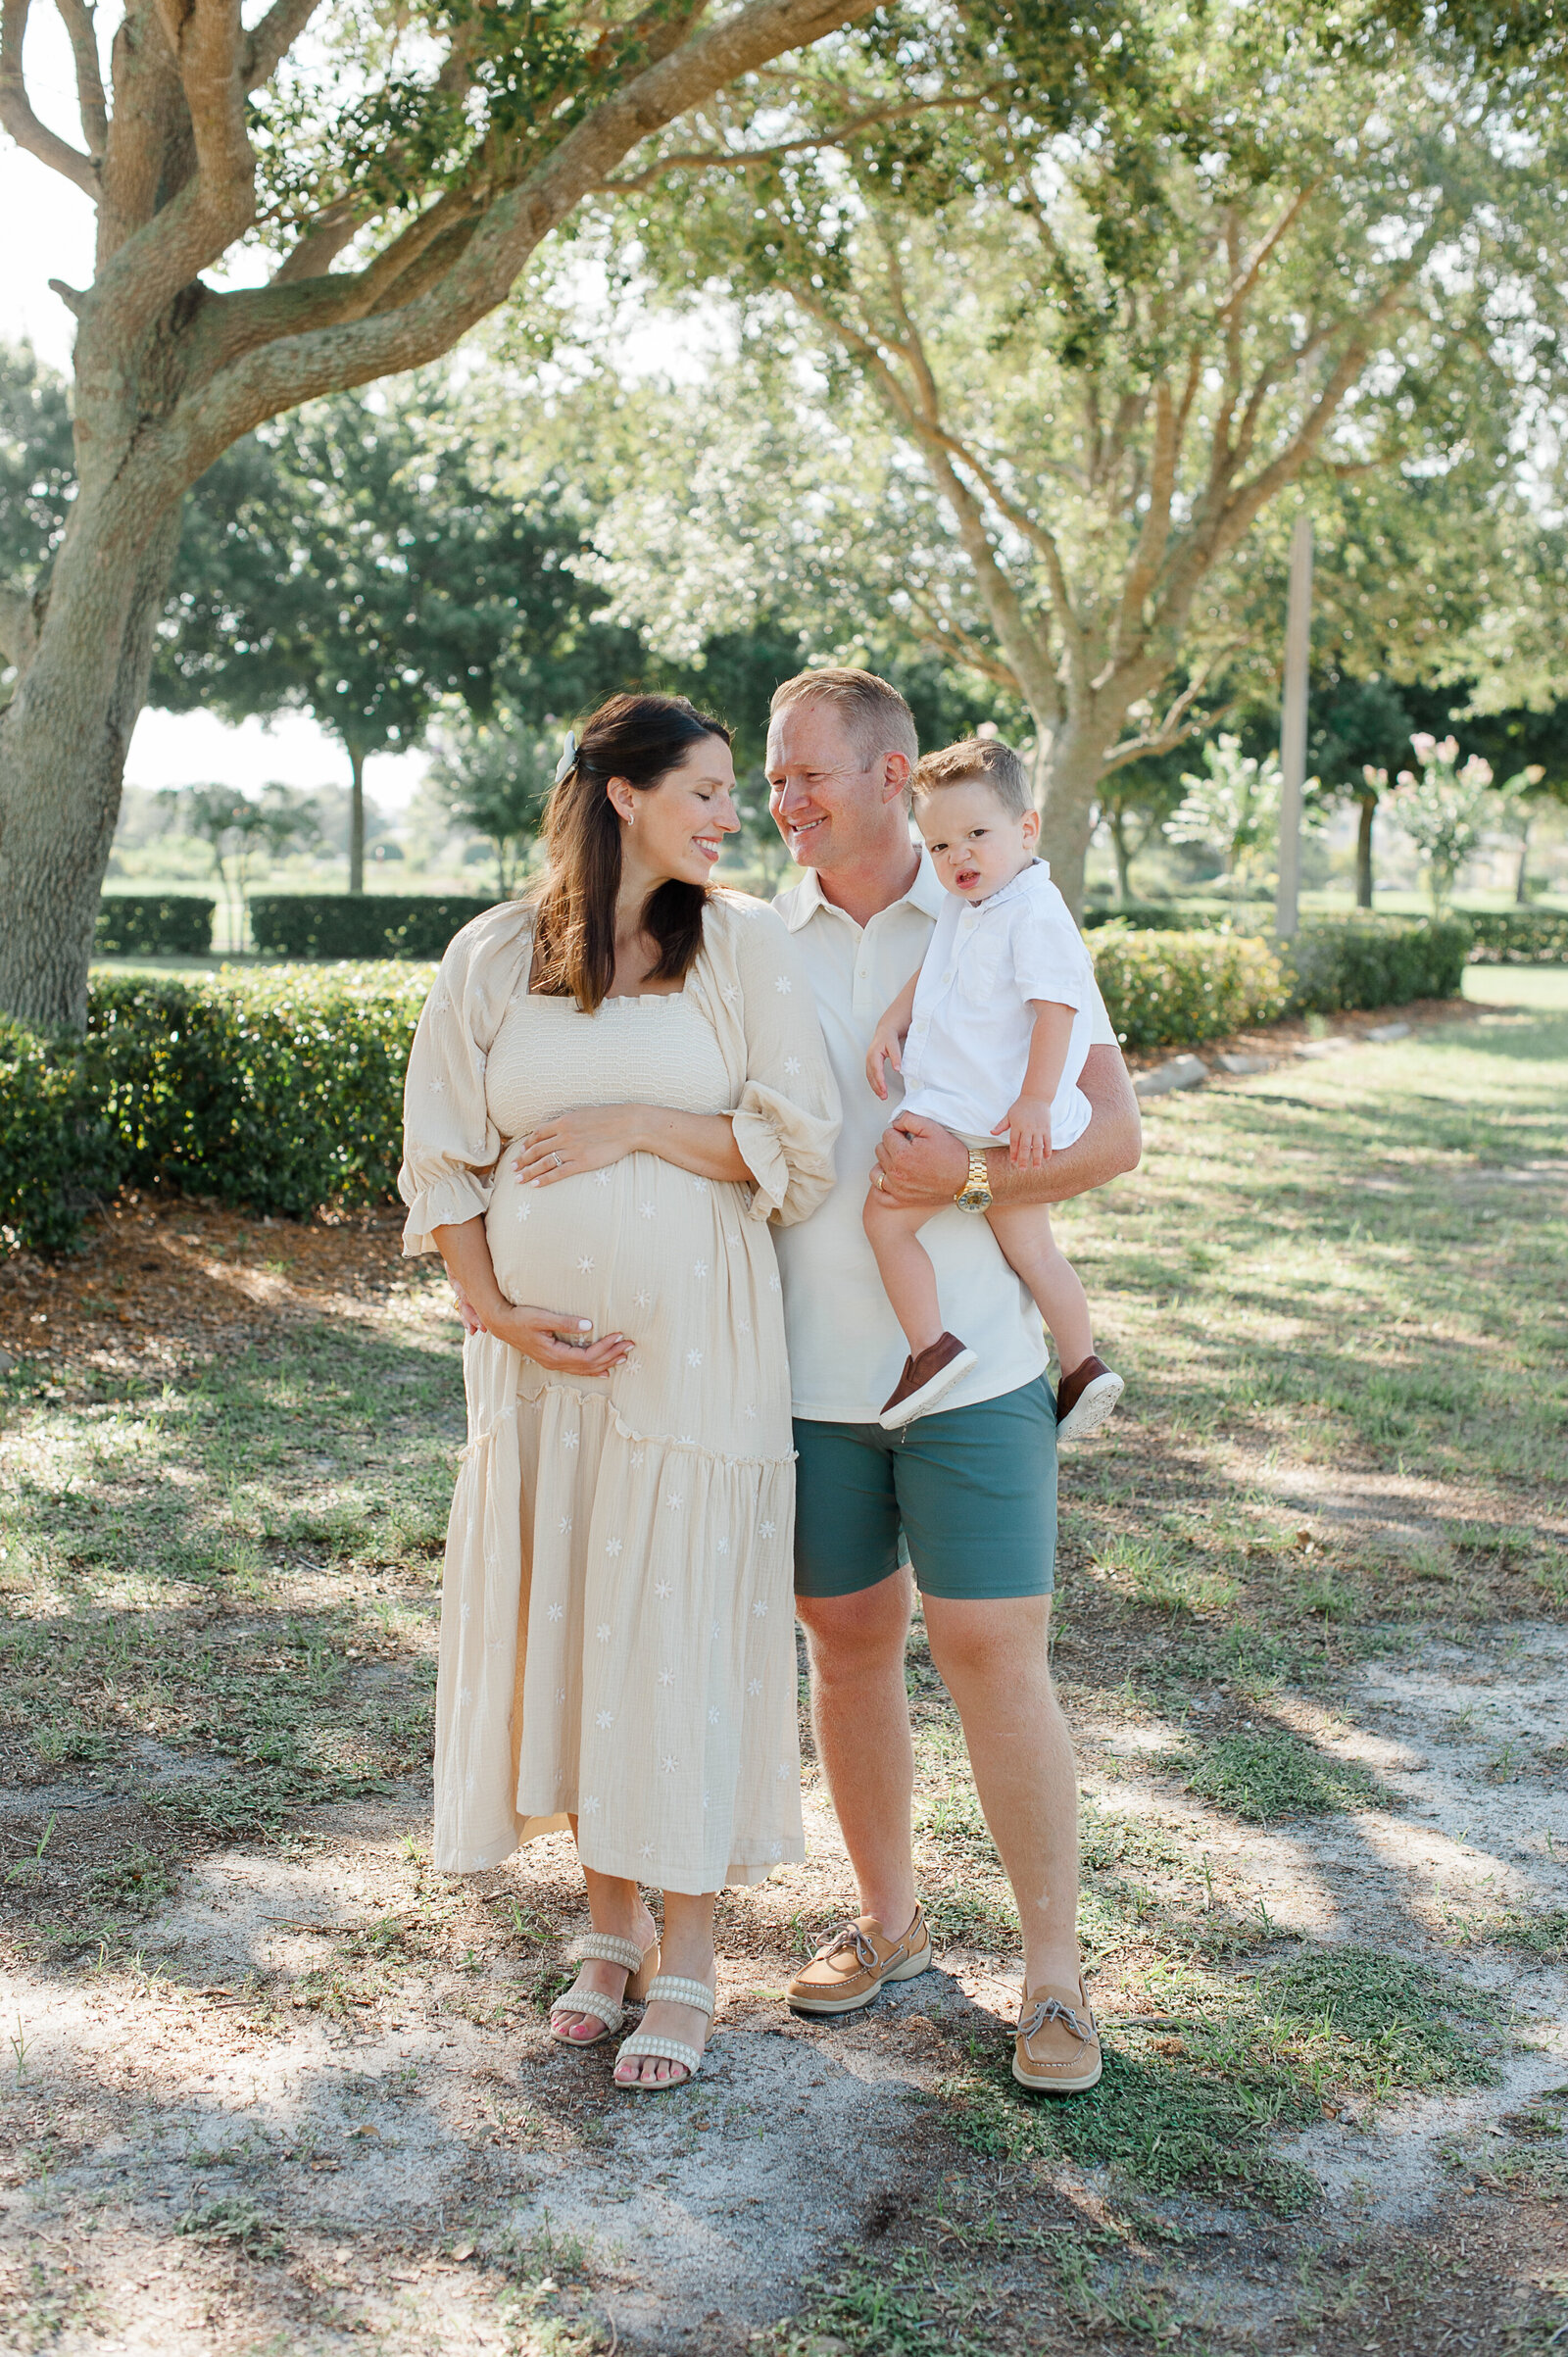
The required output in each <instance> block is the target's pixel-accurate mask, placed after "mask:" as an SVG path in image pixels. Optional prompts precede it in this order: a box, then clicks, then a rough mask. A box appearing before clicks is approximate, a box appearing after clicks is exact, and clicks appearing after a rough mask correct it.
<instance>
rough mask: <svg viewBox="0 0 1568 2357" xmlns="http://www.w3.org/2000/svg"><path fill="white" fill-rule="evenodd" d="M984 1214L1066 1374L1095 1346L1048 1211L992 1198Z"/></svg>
mask: <svg viewBox="0 0 1568 2357" xmlns="http://www.w3.org/2000/svg"><path fill="white" fill-rule="evenodd" d="M986 1217H987V1219H988V1220H989V1221H990V1223H991V1233H992V1234H993V1236H995V1238H996V1240H997V1242H998V1244H999V1245H1000V1246H1001V1247H1002V1256H1003V1258H1004V1259H1005V1261H1006V1263H1007V1266H1008V1267H1009V1268H1012V1269H1016V1270H1017V1272H1018V1274H1019V1276H1020V1277H1022V1279H1023V1281H1024V1283H1025V1284H1026V1285H1027V1286H1028V1288H1029V1291H1030V1292H1031V1294H1032V1295H1033V1296H1034V1300H1035V1306H1036V1307H1037V1309H1038V1310H1039V1311H1040V1314H1041V1316H1042V1317H1043V1318H1044V1319H1045V1321H1046V1324H1047V1325H1048V1326H1049V1327H1050V1329H1051V1332H1052V1336H1053V1338H1054V1342H1055V1345H1056V1356H1057V1357H1058V1358H1059V1359H1060V1361H1061V1371H1062V1373H1063V1374H1064V1375H1070V1374H1071V1373H1072V1370H1073V1368H1074V1367H1078V1366H1082V1364H1083V1362H1084V1360H1085V1359H1086V1358H1087V1357H1088V1356H1089V1354H1090V1352H1091V1351H1092V1350H1094V1347H1095V1332H1094V1327H1093V1326H1092V1324H1091V1323H1090V1318H1089V1297H1088V1295H1087V1294H1086V1293H1085V1292H1084V1289H1083V1285H1082V1283H1081V1282H1080V1280H1079V1277H1078V1272H1077V1270H1076V1269H1075V1268H1074V1267H1073V1265H1072V1262H1071V1261H1070V1260H1069V1259H1068V1258H1067V1255H1066V1253H1065V1252H1063V1251H1062V1249H1061V1247H1060V1245H1059V1244H1057V1242H1056V1239H1055V1238H1054V1235H1053V1234H1052V1232H1051V1213H1050V1212H1049V1211H1048V1210H1047V1208H1046V1206H1045V1204H1044V1203H1009V1204H1006V1205H1004V1204H1002V1203H993V1204H992V1206H991V1208H990V1210H989V1211H988V1212H987V1213H986ZM867 1232H869V1230H868V1231H867ZM889 1298H890V1299H891V1298H892V1297H891V1296H890V1297H889Z"/></svg>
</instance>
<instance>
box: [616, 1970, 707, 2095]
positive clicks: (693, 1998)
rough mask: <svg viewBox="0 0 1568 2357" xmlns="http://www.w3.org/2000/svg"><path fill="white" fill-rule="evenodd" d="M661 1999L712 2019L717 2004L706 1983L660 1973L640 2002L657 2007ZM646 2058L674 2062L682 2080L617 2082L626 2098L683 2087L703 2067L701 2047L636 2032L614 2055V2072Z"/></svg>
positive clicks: (654, 2034) (654, 2032) (648, 2033)
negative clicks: (684, 2075)
mask: <svg viewBox="0 0 1568 2357" xmlns="http://www.w3.org/2000/svg"><path fill="white" fill-rule="evenodd" d="M661 1999H662V2001H663V2002H664V2003H665V2004H666V2005H690V2006H691V2008H692V2010H693V2011H694V2012H695V2013H706V2014H707V2015H708V2016H709V2018H710V2020H711V2018H712V2012H713V2007H714V2005H715V2004H716V2002H717V1999H716V1997H715V1996H714V1993H713V1991H712V1989H710V1988H709V1986H708V1983H707V1982H706V1981H684V1980H681V1979H679V1978H678V1977H677V1976H676V1975H675V1974H674V1973H660V1974H659V1975H658V1977H657V1978H656V1979H655V1980H653V1981H651V1982H650V1983H649V1985H648V1994H647V1997H646V1998H645V1999H644V2002H645V2003H646V2004H649V2005H657V2004H659V2003H660V2001H661ZM639 2056H648V2057H650V2058H651V2059H652V2060H653V2061H655V2062H678V2063H679V2065H680V2067H681V2069H682V2070H683V2071H684V2072H685V2074H686V2077H685V2078H684V2079H617V2080H616V2081H615V2085H616V2086H617V2087H620V2088H621V2089H622V2090H623V2091H624V2092H625V2093H626V2094H628V2095H663V2094H667V2093H668V2092H669V2089H670V2088H671V2087H686V2086H687V2085H689V2083H690V2082H691V2081H692V2080H693V2079H695V2078H696V2076H697V2074H698V2072H699V2071H700V2070H701V2069H702V2067H703V2049H702V2047H701V2046H689V2045H688V2044H687V2043H686V2041H685V2039H684V2038H661V2037H660V2036H659V2034H658V2032H657V2031H648V2030H639V2031H638V2032H637V2033H636V2035H635V2036H634V2037H632V2038H627V2039H626V2040H625V2042H624V2043H623V2045H622V2046H621V2049H620V2052H619V2053H618V2054H617V2055H616V2056H615V2066H616V2068H617V2070H618V2069H619V2067H620V2065H621V2064H622V2063H623V2062H625V2061H626V2060H627V2059H628V2058H630V2059H631V2060H633V2061H635V2060H636V2059H637V2058H638V2057H639Z"/></svg>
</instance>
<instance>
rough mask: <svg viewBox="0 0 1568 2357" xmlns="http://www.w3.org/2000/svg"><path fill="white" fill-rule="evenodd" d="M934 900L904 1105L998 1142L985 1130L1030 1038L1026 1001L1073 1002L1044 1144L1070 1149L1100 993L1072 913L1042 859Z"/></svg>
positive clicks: (1084, 1117) (999, 1110)
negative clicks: (1003, 879)
mask: <svg viewBox="0 0 1568 2357" xmlns="http://www.w3.org/2000/svg"><path fill="white" fill-rule="evenodd" d="M942 898H943V902H944V904H945V905H944V907H943V908H942V910H941V913H940V914H939V915H938V917H937V926H936V931H935V933H934V934H933V935H932V937H931V947H930V949H929V950H928V951H927V953H926V958H925V963H924V964H923V965H922V966H921V968H920V987H919V989H918V990H917V991H916V992H915V994H914V1019H913V1021H912V1022H911V1023H910V1025H909V1036H908V1038H907V1040H906V1042H905V1045H904V1101H905V1103H906V1105H907V1106H908V1108H909V1110H910V1112H911V1113H919V1114H920V1115H921V1117H922V1118H923V1119H925V1120H927V1121H940V1122H941V1123H942V1124H943V1126H944V1128H947V1129H951V1130H955V1131H956V1133H957V1134H958V1136H959V1137H960V1138H970V1139H978V1138H985V1139H988V1140H992V1142H993V1143H997V1144H1001V1145H1005V1144H1006V1139H1005V1137H1003V1138H1002V1139H1000V1140H996V1139H993V1132H994V1130H995V1128H996V1125H997V1123H998V1122H999V1121H1001V1120H1003V1119H1004V1118H1005V1114H1006V1111H1007V1107H1008V1106H1009V1105H1011V1104H1012V1102H1013V1100H1014V1098H1015V1097H1016V1096H1017V1094H1018V1091H1019V1090H1020V1089H1021V1088H1022V1087H1023V1081H1024V1073H1025V1071H1026V1069H1027V1067H1028V1063H1029V1049H1030V1044H1031V1042H1032V1041H1033V1038H1034V1027H1035V1018H1034V1011H1033V1007H1032V1005H1031V1002H1032V1001H1034V1000H1037V999H1044V1000H1047V1001H1049V1002H1050V1003H1051V1004H1052V1005H1054V1006H1057V1007H1071V1008H1072V1010H1073V1024H1072V1033H1071V1036H1070V1038H1069V1040H1068V1044H1067V1055H1066V1060H1065V1061H1064V1063H1063V1065H1062V1068H1061V1079H1060V1082H1059V1083H1058V1085H1057V1088H1056V1093H1055V1096H1054V1099H1053V1101H1052V1106H1051V1143H1052V1147H1053V1149H1056V1148H1059V1147H1063V1146H1071V1145H1072V1144H1073V1143H1074V1141H1075V1140H1076V1139H1078V1138H1081V1137H1082V1136H1083V1134H1084V1131H1085V1130H1086V1129H1087V1128H1088V1127H1089V1113H1090V1106H1089V1100H1088V1098H1087V1097H1086V1096H1085V1095H1084V1093H1083V1091H1082V1089H1081V1088H1080V1087H1079V1086H1078V1075H1079V1073H1080V1072H1081V1071H1082V1070H1083V1068H1084V1057H1085V1056H1087V1055H1088V1053H1089V1048H1090V1044H1091V1041H1092V1040H1093V1037H1094V1018H1095V1008H1096V1006H1097V1004H1098V1002H1099V997H1100V994H1099V991H1098V990H1097V988H1096V986H1095V969H1094V966H1093V965H1092V964H1091V962H1090V958H1089V952H1088V950H1087V949H1086V948H1085V947H1084V937H1083V935H1082V934H1081V933H1080V932H1079V930H1078V928H1077V926H1076V925H1075V924H1074V923H1073V921H1072V911H1071V909H1070V908H1068V906H1067V904H1066V902H1065V901H1064V900H1063V899H1062V897H1061V894H1060V893H1059V892H1058V891H1057V889H1056V887H1055V885H1054V883H1053V882H1052V880H1051V870H1050V868H1049V867H1048V866H1047V865H1046V862H1045V860H1044V859H1034V860H1032V861H1031V862H1030V864H1029V865H1028V866H1027V867H1025V868H1022V869H1020V871H1019V873H1018V874H1017V875H1015V876H1014V877H1013V878H1012V880H1011V882H1010V883H1007V884H1004V885H1002V887H1001V888H1000V890H998V891H996V892H993V893H991V894H989V895H988V897H987V898H986V899H985V900H983V901H981V902H979V903H978V904H971V903H968V902H965V901H962V900H960V899H959V897H958V895H957V894H956V892H944V893H943V896H942Z"/></svg>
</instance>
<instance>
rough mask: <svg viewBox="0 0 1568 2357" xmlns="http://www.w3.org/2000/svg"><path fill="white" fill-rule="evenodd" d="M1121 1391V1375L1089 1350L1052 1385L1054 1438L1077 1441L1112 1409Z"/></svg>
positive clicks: (1095, 1429)
mask: <svg viewBox="0 0 1568 2357" xmlns="http://www.w3.org/2000/svg"><path fill="white" fill-rule="evenodd" d="M1121 1395H1122V1380H1121V1377H1120V1376H1119V1375H1118V1374H1116V1373H1115V1372H1114V1370H1113V1369H1112V1368H1110V1367H1107V1366H1106V1364H1105V1362H1104V1360H1103V1358H1097V1357H1096V1356H1095V1355H1094V1353H1093V1352H1091V1353H1090V1355H1089V1356H1088V1357H1087V1358H1082V1359H1080V1360H1079V1362H1078V1364H1077V1365H1076V1366H1075V1367H1074V1368H1073V1370H1072V1373H1071V1374H1070V1375H1065V1374H1064V1375H1063V1376H1062V1378H1061V1381H1060V1382H1059V1383H1058V1384H1057V1386H1056V1438H1057V1440H1058V1441H1081V1440H1083V1439H1085V1437H1086V1436H1087V1435H1088V1434H1089V1433H1092V1432H1098V1431H1099V1430H1100V1427H1101V1426H1102V1424H1104V1423H1106V1422H1108V1420H1109V1419H1110V1417H1112V1416H1113V1415H1114V1414H1115V1412H1116V1402H1117V1400H1118V1399H1120V1398H1121Z"/></svg>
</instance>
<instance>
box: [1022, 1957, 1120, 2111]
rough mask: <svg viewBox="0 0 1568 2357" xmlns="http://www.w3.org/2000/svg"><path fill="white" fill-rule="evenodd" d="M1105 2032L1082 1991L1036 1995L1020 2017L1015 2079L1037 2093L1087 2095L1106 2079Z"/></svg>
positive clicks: (1035, 1992) (1029, 1998) (1031, 1995)
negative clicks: (1102, 2042)
mask: <svg viewBox="0 0 1568 2357" xmlns="http://www.w3.org/2000/svg"><path fill="white" fill-rule="evenodd" d="M1101 2067H1102V2065H1101V2056H1100V2032H1099V2031H1098V2030H1097V2029H1096V2027H1095V2017H1094V2015H1093V2014H1092V2013H1091V2012H1090V2010H1089V1999H1088V1997H1087V1996H1086V1995H1085V1994H1084V1985H1083V1982H1082V1981H1081V1980H1080V1981H1079V1983H1078V1986H1077V1988H1076V1989H1032V1990H1031V1991H1030V1993H1029V1995H1028V1996H1027V1997H1025V1999H1024V2002H1023V2009H1022V2011H1021V2012H1020V2014H1019V2016H1018V2029H1017V2035H1016V2038H1015V2039H1014V2043H1013V2049H1012V2075H1013V2077H1014V2079H1016V2080H1017V2082H1018V2085H1019V2086H1020V2087H1031V2088H1033V2089H1034V2090H1035V2091H1036V2092H1037V2093H1044V2094H1053V2095H1081V2094H1083V2093H1084V2091H1085V2090H1086V2088H1088V2087H1093V2086H1094V2084H1095V2082H1096V2081H1097V2080H1098V2079H1099V2077H1100V2073H1101Z"/></svg>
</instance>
